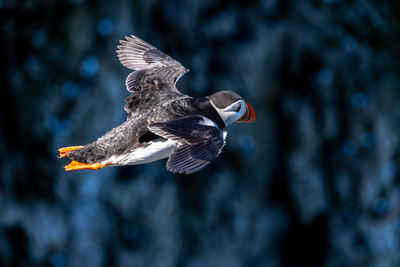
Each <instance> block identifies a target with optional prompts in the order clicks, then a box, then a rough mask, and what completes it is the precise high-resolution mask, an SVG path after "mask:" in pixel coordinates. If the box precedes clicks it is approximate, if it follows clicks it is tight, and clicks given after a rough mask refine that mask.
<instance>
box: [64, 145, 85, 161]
mask: <svg viewBox="0 0 400 267" xmlns="http://www.w3.org/2000/svg"><path fill="white" fill-rule="evenodd" d="M82 147H83V146H68V147H62V148H60V149H59V150H58V151H59V152H60V156H59V158H64V157H66V156H68V152H70V151H72V150H77V149H80V148H82Z"/></svg>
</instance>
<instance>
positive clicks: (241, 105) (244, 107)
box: [208, 91, 256, 126]
mask: <svg viewBox="0 0 400 267" xmlns="http://www.w3.org/2000/svg"><path fill="white" fill-rule="evenodd" d="M208 99H209V100H210V102H211V104H212V105H213V107H214V108H215V109H216V110H217V112H218V114H219V115H220V116H221V118H222V119H223V120H224V122H225V125H226V126H228V125H230V124H232V123H234V122H254V121H255V120H256V113H255V112H254V109H253V108H252V107H251V106H250V104H249V103H247V102H245V101H244V100H243V98H242V97H241V96H239V95H238V94H236V93H235V92H232V91H221V92H218V93H215V94H212V95H210V96H209V97H208Z"/></svg>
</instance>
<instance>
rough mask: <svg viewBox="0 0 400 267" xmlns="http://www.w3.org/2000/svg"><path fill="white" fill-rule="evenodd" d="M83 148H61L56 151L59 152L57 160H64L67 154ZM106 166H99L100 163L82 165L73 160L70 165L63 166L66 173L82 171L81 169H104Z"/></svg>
mask: <svg viewBox="0 0 400 267" xmlns="http://www.w3.org/2000/svg"><path fill="white" fill-rule="evenodd" d="M83 147H84V146H68V147H62V148H60V149H59V150H58V152H60V156H59V158H65V157H67V156H68V152H70V151H74V150H77V149H81V148H83ZM105 166H106V165H103V164H100V163H97V162H95V163H82V162H78V161H75V160H73V161H72V162H71V163H70V164H68V165H66V166H65V170H66V171H74V170H82V169H89V170H97V169H101V168H103V167H105Z"/></svg>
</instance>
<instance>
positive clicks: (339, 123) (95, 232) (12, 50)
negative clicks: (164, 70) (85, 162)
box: [0, 0, 400, 266]
mask: <svg viewBox="0 0 400 267" xmlns="http://www.w3.org/2000/svg"><path fill="white" fill-rule="evenodd" d="M399 14H400V6H399V4H398V3H397V2H396V1H385V2H384V3H377V2H375V1H368V0H364V1H361V0H359V1H357V0H355V1H340V0H307V1H289V0H285V1H276V0H265V1H239V0H237V1H157V0H155V1H128V0H126V1H123V0H122V1H114V2H112V3H111V2H108V1H98V2H95V1H84V0H70V1H58V2H57V1H21V2H19V3H16V2H14V1H6V0H3V1H0V21H1V23H0V29H1V35H0V36H1V42H0V48H1V49H0V51H1V53H0V55H1V63H2V64H1V73H2V79H1V80H2V85H1V88H2V96H1V98H0V101H1V105H0V109H1V113H0V123H1V124H0V129H1V131H0V140H1V141H0V151H1V154H0V166H1V167H0V174H1V175H0V263H1V265H4V266H45V265H49V266H321V265H325V266H397V265H399V264H400V260H399V257H398V255H399V253H400V246H399V241H400V240H399V238H400V217H399V215H400V206H399V203H400V178H399V144H400V143H399V142H400V140H399V125H400V124H399V122H400V109H399V100H400V88H399V84H400V81H399V77H400V76H399V74H400V68H399V67H400V66H399V62H400V54H399V51H400V50H399V49H398V41H397V40H398V38H399V33H400V31H399V30H400V27H399V23H400V17H399ZM129 34H135V35H137V36H139V37H141V38H143V39H144V40H146V41H148V42H149V43H151V44H153V45H155V46H156V47H158V48H160V49H161V50H162V51H164V52H166V53H168V54H169V55H171V56H173V57H174V58H175V59H177V60H179V61H180V62H181V63H182V64H183V65H184V66H186V67H188V68H190V69H191V72H189V74H188V75H186V76H185V77H184V78H183V79H182V80H181V81H180V82H179V84H178V87H179V88H180V90H181V91H183V92H184V93H187V94H189V95H193V96H205V95H209V94H212V93H214V92H216V91H220V90H234V91H236V92H238V93H239V94H240V95H242V96H244V97H245V98H246V100H247V101H248V102H249V103H251V104H252V106H253V107H254V108H255V110H256V112H257V122H256V123H254V124H252V125H235V126H233V127H231V129H230V131H229V134H228V144H227V146H226V147H225V148H224V153H222V154H221V155H220V157H219V158H218V159H217V160H216V161H215V162H213V163H212V164H210V166H209V167H207V168H205V169H204V170H203V171H201V172H199V173H197V174H195V175H190V176H185V175H173V174H171V173H168V172H167V171H166V169H165V166H164V165H165V161H160V162H155V163H152V164H147V165H143V166H142V165H140V166H130V167H121V168H106V169H104V170H101V171H93V172H92V171H79V172H73V173H65V172H64V170H63V165H64V164H65V163H66V162H64V161H61V160H59V159H57V158H56V156H57V148H58V147H62V146H68V145H83V144H86V143H89V142H92V141H94V140H96V138H98V137H99V136H101V135H102V134H104V133H105V132H106V131H107V130H109V129H111V128H112V127H116V126H117V125H119V124H120V123H122V122H123V121H124V120H125V116H126V114H125V112H124V110H123V105H124V98H125V97H127V96H128V95H129V94H128V92H127V91H126V90H125V77H126V75H127V74H128V73H129V71H128V70H127V69H124V67H123V66H122V65H120V64H119V62H118V60H117V57H116V54H115V49H116V45H117V44H118V40H119V39H122V38H123V37H124V36H125V35H129Z"/></svg>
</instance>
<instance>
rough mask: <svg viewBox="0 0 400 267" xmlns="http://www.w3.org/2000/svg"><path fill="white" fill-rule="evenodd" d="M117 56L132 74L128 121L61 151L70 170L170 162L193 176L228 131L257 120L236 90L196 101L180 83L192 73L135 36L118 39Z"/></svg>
mask: <svg viewBox="0 0 400 267" xmlns="http://www.w3.org/2000/svg"><path fill="white" fill-rule="evenodd" d="M117 48H118V49H117V55H118V58H119V61H120V62H121V64H122V65H123V66H125V67H127V68H128V69H131V70H133V72H131V73H130V74H129V75H128V77H127V78H126V89H127V90H128V91H129V92H131V93H132V94H131V95H130V96H129V97H127V98H126V99H125V101H126V105H125V111H126V112H127V113H128V116H127V119H126V121H125V122H124V123H122V124H121V125H119V126H118V127H116V128H114V129H112V130H110V131H109V132H107V133H106V134H104V135H103V136H102V137H100V138H99V139H97V141H95V142H93V143H90V144H87V145H85V146H70V147H63V148H60V149H59V153H60V154H59V157H60V158H64V157H68V158H69V159H71V160H72V161H71V163H69V164H68V165H66V166H65V170H66V171H72V170H81V169H90V170H97V169H101V168H103V167H106V166H125V165H136V164H145V163H149V162H153V161H156V160H160V159H163V158H167V157H169V159H168V161H167V164H166V167H167V169H168V170H169V171H171V172H174V173H184V174H192V173H195V172H197V171H199V170H201V169H202V168H204V167H205V166H206V165H207V164H209V163H210V162H211V161H213V160H214V159H216V158H217V156H218V155H219V154H220V153H221V151H222V148H223V147H224V145H225V139H226V136H227V131H226V128H227V127H228V126H229V125H231V124H233V123H235V122H238V123H249V122H254V121H255V120H256V114H255V111H254V109H253V108H252V107H251V105H250V104H248V103H247V102H246V101H245V100H244V99H243V98H242V97H241V96H239V95H238V94H237V93H235V92H233V91H220V92H217V93H214V94H212V95H209V96H206V97H200V98H195V97H191V96H189V95H186V94H183V93H181V92H180V91H179V90H178V89H177V87H176V84H177V82H178V80H179V79H180V78H181V77H182V76H183V75H184V74H186V73H187V72H188V71H189V70H188V69H186V68H185V67H183V66H182V65H181V64H180V63H179V62H178V61H176V60H174V59H173V58H171V57H170V56H168V55H167V54H165V53H163V52H161V51H160V50H159V49H157V48H155V47H154V46H152V45H150V44H148V43H147V42H145V41H143V40H141V39H140V38H138V37H136V36H134V35H131V36H127V37H125V39H124V40H120V45H118V46H117Z"/></svg>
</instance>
